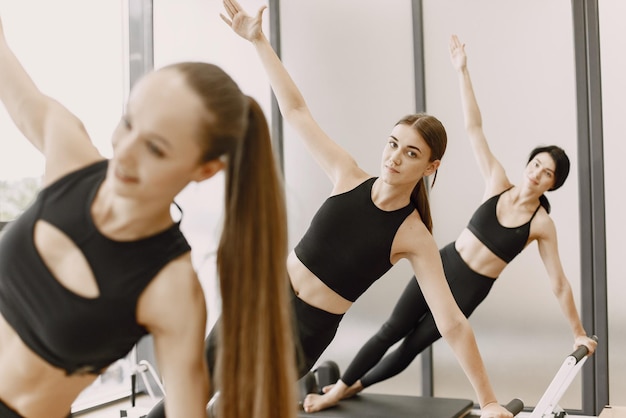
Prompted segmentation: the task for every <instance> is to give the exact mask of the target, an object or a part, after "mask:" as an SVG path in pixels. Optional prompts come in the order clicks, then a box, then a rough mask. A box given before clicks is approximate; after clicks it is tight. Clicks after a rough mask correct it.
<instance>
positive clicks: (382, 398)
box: [298, 393, 474, 418]
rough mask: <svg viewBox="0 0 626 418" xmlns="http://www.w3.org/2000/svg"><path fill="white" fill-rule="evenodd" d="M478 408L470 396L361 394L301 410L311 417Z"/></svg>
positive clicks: (433, 417)
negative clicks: (313, 409)
mask: <svg viewBox="0 0 626 418" xmlns="http://www.w3.org/2000/svg"><path fill="white" fill-rule="evenodd" d="M473 407H474V402H473V401H470V400H467V399H451V398H433V397H426V396H424V397H422V396H402V395H384V394H376V393H361V394H359V395H357V396H354V397H352V398H349V399H344V400H343V401H341V402H339V404H338V405H336V406H334V407H332V408H329V409H326V410H324V411H320V412H313V413H306V412H304V411H300V412H298V417H300V418H304V417H310V418H405V417H407V418H410V417H419V418H459V417H461V416H463V415H465V414H466V413H467V412H469V411H470V410H471V409H472V408H473Z"/></svg>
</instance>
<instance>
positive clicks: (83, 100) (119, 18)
mask: <svg viewBox="0 0 626 418" xmlns="http://www.w3.org/2000/svg"><path fill="white" fill-rule="evenodd" d="M2 22H3V26H4V30H5V34H6V37H7V40H8V42H9V44H10V46H11V47H12V49H13V51H14V52H15V54H16V55H17V56H18V58H19V59H20V61H21V62H22V64H23V65H24V67H25V68H26V70H27V72H28V73H29V74H30V76H31V77H32V79H33V81H34V82H35V83H36V84H37V85H38V87H39V88H40V89H41V90H42V91H43V92H44V93H46V94H48V95H49V96H51V97H54V98H55V99H57V100H59V101H60V102H61V103H62V104H63V105H65V106H66V107H67V108H68V109H69V110H70V111H72V112H73V113H75V114H76V115H77V116H78V117H79V118H80V119H81V120H82V121H83V123H84V124H85V127H86V129H87V131H88V132H89V134H90V136H91V138H92V140H93V142H94V143H95V145H96V146H97V147H98V148H99V149H100V150H101V152H102V153H103V154H104V155H109V154H110V145H109V140H110V136H111V133H112V132H113V129H114V127H115V125H116V123H117V120H118V118H119V117H120V115H121V111H122V98H123V91H124V88H123V87H124V86H123V68H124V61H123V59H124V56H123V40H122V37H123V30H122V29H123V26H122V25H123V23H124V22H123V10H122V2H121V1H109V0H100V1H83V0H57V1H53V2H45V1H40V0H21V1H11V2H9V1H6V2H2ZM43 169H44V160H43V158H42V156H41V154H40V153H39V152H38V151H37V150H36V149H35V148H34V147H33V146H32V145H31V144H30V143H29V142H28V141H27V140H26V139H25V138H24V137H23V136H22V135H21V133H20V132H19V130H17V129H16V127H15V125H14V124H13V123H12V121H11V120H10V118H9V116H8V114H7V113H6V111H5V110H4V108H2V109H1V110H0V225H3V223H4V222H7V221H10V220H11V219H13V218H15V217H16V216H17V215H19V214H20V213H21V211H22V210H23V209H24V208H25V206H26V205H28V203H29V202H30V201H31V200H32V198H33V196H34V195H35V193H36V192H37V191H38V190H39V188H40V178H41V175H42V173H43ZM128 369H129V368H128V365H127V364H126V363H124V362H119V363H116V364H115V365H113V366H111V367H110V369H109V371H108V372H107V373H105V374H104V375H103V376H102V377H100V378H99V379H98V380H97V381H96V383H95V384H94V385H93V386H92V387H90V388H88V389H87V390H86V391H85V392H84V393H83V395H81V397H80V398H79V400H78V401H77V403H76V405H75V408H76V409H81V408H84V407H87V406H91V405H93V404H97V403H101V402H105V401H107V400H110V399H111V398H114V397H118V396H120V394H121V393H128V392H129V390H130V383H129V379H128Z"/></svg>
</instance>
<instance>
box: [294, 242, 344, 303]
mask: <svg viewBox="0 0 626 418" xmlns="http://www.w3.org/2000/svg"><path fill="white" fill-rule="evenodd" d="M287 271H288V272H289V278H290V280H291V286H292V287H293V290H294V292H295V294H296V295H297V296H298V298H300V299H301V300H303V301H304V302H306V303H307V304H309V305H311V306H314V307H316V308H319V309H322V310H324V311H326V312H330V313H333V314H344V313H346V311H347V310H348V309H350V306H352V302H351V301H349V300H348V299H346V298H344V297H342V296H341V295H339V294H338V293H337V292H335V291H334V290H332V289H331V288H330V287H328V286H326V284H324V282H322V281H321V280H320V279H319V278H318V277H317V276H316V275H315V274H313V273H312V272H311V270H309V269H308V268H307V267H306V266H305V265H304V264H302V261H300V259H299V258H298V257H297V256H296V254H295V253H294V252H293V251H292V252H291V254H289V257H287Z"/></svg>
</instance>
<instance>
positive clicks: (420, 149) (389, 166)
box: [381, 124, 440, 186]
mask: <svg viewBox="0 0 626 418" xmlns="http://www.w3.org/2000/svg"><path fill="white" fill-rule="evenodd" d="M430 156H431V151H430V147H429V146H428V144H427V143H426V141H424V138H422V136H421V135H420V134H419V133H418V132H417V131H416V130H415V129H414V128H412V127H410V126H408V125H403V124H400V125H396V126H395V127H394V128H393V130H392V131H391V135H389V138H388V139H387V143H386V145H385V148H384V150H383V155H382V167H381V170H382V174H381V178H382V179H383V181H385V182H386V183H389V184H392V185H394V184H397V185H400V184H408V185H412V186H415V184H417V182H418V181H419V180H420V179H421V178H422V177H424V176H427V175H430V174H432V173H434V172H435V170H437V168H438V167H439V163H440V161H439V160H435V161H430Z"/></svg>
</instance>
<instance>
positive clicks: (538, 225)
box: [530, 207, 556, 240]
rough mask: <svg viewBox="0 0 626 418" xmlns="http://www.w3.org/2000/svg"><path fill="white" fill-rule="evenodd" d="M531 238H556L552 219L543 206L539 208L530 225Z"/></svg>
mask: <svg viewBox="0 0 626 418" xmlns="http://www.w3.org/2000/svg"><path fill="white" fill-rule="evenodd" d="M530 236H531V239H536V240H550V239H555V238H556V226H555V224H554V220H553V219H552V217H551V216H550V215H549V214H548V212H547V211H546V210H545V209H544V208H543V207H541V208H539V210H538V211H537V214H536V215H535V217H534V218H533V221H532V223H531V226H530Z"/></svg>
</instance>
